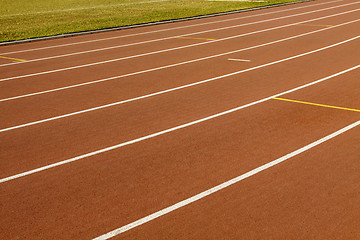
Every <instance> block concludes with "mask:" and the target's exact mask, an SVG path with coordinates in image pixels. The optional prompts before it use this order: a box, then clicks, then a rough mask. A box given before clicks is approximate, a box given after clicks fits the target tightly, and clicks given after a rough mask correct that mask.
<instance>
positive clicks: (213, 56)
mask: <svg viewBox="0 0 360 240" xmlns="http://www.w3.org/2000/svg"><path fill="white" fill-rule="evenodd" d="M358 21H360V19H358V20H353V21H350V22H345V23H341V24H338V25H333V26H331V27H328V28H323V29H319V30H314V31H311V32H307V33H302V34H299V35H295V36H291V37H287V38H283V39H280V40H276V41H272V42H268V43H263V44H259V45H255V46H251V47H247V48H242V49H238V50H234V51H230V52H225V53H220V54H216V55H211V56H207V57H203V58H197V59H193V60H189V61H185V62H180V63H175V64H170V65H165V66H161V67H156V68H151V69H146V70H142V71H138V72H133V73H128V74H124V75H119V76H114V77H110V78H103V79H98V80H95V81H90V82H85V83H80V84H74V85H69V86H65V87H60V88H54V89H49V90H44V91H40V92H33V93H28V94H23V95H18V96H13V97H8V98H3V99H0V102H6V101H10V100H15V99H20V98H25V97H31V96H37V95H41V94H46V93H51V92H57V91H61V90H66V89H71V88H76V87H81V86H86V85H90V84H96V83H102V82H106V81H110V80H115V79H120V78H125V77H129V76H134V75H138V74H143V73H147V72H153V71H157V70H162V69H167V68H171V67H177V66H181V65H185V64H188V63H194V62H198V61H202V60H207V59H212V58H216V57H220V56H225V55H229V54H233V53H238V52H243V51H247V50H252V49H256V48H259V47H263V46H269V45H272V44H275V43H279V42H284V41H287V40H291V39H295V38H298V37H302V36H306V35H310V34H313V33H318V32H322V31H326V30H330V29H332V28H336V27H341V26H344V25H347V24H351V23H354V22H358Z"/></svg>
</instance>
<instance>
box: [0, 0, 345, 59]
mask: <svg viewBox="0 0 360 240" xmlns="http://www.w3.org/2000/svg"><path fill="white" fill-rule="evenodd" d="M311 1H313V0H300V1H296V2H290V3H282V4H272V5H267V6H263V7H255V8H249V9H240V10H235V11H228V12H220V13H213V14H206V15H199V16H193V17H187V18H178V19H169V20H163V21H157V22H149V23H143V24H134V25H127V26H120V27H112V28H105V29H97V30H90V31H81V32H73V33H65V34H59V35H52V36H45V37H37V38H29V39H22V40H15V41H6V42H0V47H1V46H6V45H14V44H20V43H28V42H37V41H43V40H51V39H59V38H67V37H74V36H81V35H89V34H94V33H102V32H111V31H119V30H126V29H132V28H139V27H147V26H156V25H162V24H167V23H176V22H186V21H190V20H196V19H202V18H208V17H216V16H223V15H230V14H235V13H242V12H251V11H255V10H262V9H267V8H273V7H281V6H286V5H292V4H297V3H305V2H311ZM341 1H343V0H335V1H330V2H325V3H319V4H314V5H311V6H318V5H324V4H330V3H334V2H341ZM311 6H302V7H298V8H295V9H301V8H306V7H311ZM282 11H285V10H281V11H277V12H282ZM289 11H290V10H289ZM259 15H261V14H259ZM264 15H267V14H264ZM67 46H68V45H67ZM6 54H10V53H6Z"/></svg>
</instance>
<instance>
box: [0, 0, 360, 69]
mask: <svg viewBox="0 0 360 240" xmlns="http://www.w3.org/2000/svg"><path fill="white" fill-rule="evenodd" d="M359 3H360V2H352V3H347V4H343V5H338V6H333V7H329V8H324V9H318V10H313V11H309V12H303V13H298V14H293V15H287V16H283V17H277V18H271V19H266V20H261V21H256V22H248V23H244V24H239V25H232V26H227V27H221V28H214V29H208V30H204V31H200V32H195V33H194V32H193V33H187V34H180V35H175V36H170V37H165V38H157V39H152V40H146V41H142V42H134V43H128V44H123V45H117V46H111V47H104V48H97V49H92V50H86V51H79V52H73V53H67V54H62V55H55V56H49V57H44V58H37V59H29V60H27V61H26V62H13V63H6V64H1V65H0V67H6V66H12V65H18V64H24V63H32V62H39V61H44V60H50V59H57V58H63V57H71V56H77V55H81V54H87V53H95V52H99V51H106V50H111V49H117V48H123V47H130V46H135V45H140V44H146V43H154V42H160V41H164V40H171V39H177V38H183V37H188V36H192V35H197V34H202V33H209V32H216V31H222V30H228V29H233V28H238V27H243V26H249V25H255V24H259V23H265V22H272V21H277V20H281V19H286V18H292V17H297V16H302V15H307V14H312V13H316V12H322V11H327V10H331V9H335V8H341V7H346V6H349V5H354V4H359ZM217 40H218V39H212V41H211V42H216V41H217ZM219 40H221V39H219ZM209 43H210V42H209ZM191 45H192V44H189V46H191ZM184 47H187V45H184ZM155 52H156V51H155ZM135 56H136V55H135Z"/></svg>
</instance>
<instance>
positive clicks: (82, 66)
mask: <svg viewBox="0 0 360 240" xmlns="http://www.w3.org/2000/svg"><path fill="white" fill-rule="evenodd" d="M359 10H360V8H359V9H355V10H351V11H346V12H341V13H337V14H333V15H328V16H324V17H320V18H314V19H310V20H305V21H301V22H296V23H291V24H287V25H282V26H278V27H274V28H268V29H263V30H258V31H254V32H249V33H244V34H240V35H234V36H231V37H226V38H222V39H217V40H214V41H208V42H201V43H196V44H191V45H186V46H181V47H176V48H171V49H165V50H160V51H155V52H148V53H142V54H138V55H133V56H128V57H122V58H117V59H111V60H106V61H100V62H95V63H89V64H84V65H78V66H73V67H66V68H60V69H55V70H49V71H44V72H38V73H31V74H26V75H19V76H14V77H8V78H2V79H0V82H4V81H9V80H14V79H19V78H26V77H33V76H39V75H44V74H49V73H55V72H62V71H67V70H73V69H79V68H84V67H90V66H95V65H100V64H105V63H111V62H116V61H121V60H127V59H131V58H137V57H143V56H149V55H153V54H158V53H164V52H170V51H174V50H179V49H184V48H189V47H194V46H200V45H204V44H209V43H214V42H220V41H225V40H229V39H233V38H238V37H243V36H248V35H252V34H257V33H262V32H267V31H271V30H276V29H281V28H285V27H290V26H294V25H296V24H299V23H304V22H312V21H317V20H321V19H325V18H329V17H335V16H340V15H343V14H347V13H352V12H357V11H359Z"/></svg>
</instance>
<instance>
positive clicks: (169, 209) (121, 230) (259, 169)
mask: <svg viewBox="0 0 360 240" xmlns="http://www.w3.org/2000/svg"><path fill="white" fill-rule="evenodd" d="M359 125H360V121H357V122H354V123H352V124H350V125H348V126H346V127H344V128H342V129H340V130H338V131H336V132H334V133H331V134H329V135H327V136H325V137H323V138H321V139H319V140H317V141H315V142H312V143H310V144H308V145H306V146H304V147H302V148H299V149H297V150H295V151H293V152H291V153H288V154H286V155H284V156H282V157H280V158H278V159H275V160H273V161H271V162H268V163H266V164H264V165H262V166H260V167H257V168H255V169H253V170H251V171H249V172H246V173H244V174H242V175H240V176H238V177H235V178H233V179H231V180H229V181H227V182H224V183H221V184H219V185H217V186H215V187H213V188H210V189H208V190H206V191H203V192H201V193H199V194H197V195H194V196H192V197H190V198H187V199H185V200H183V201H181V202H178V203H176V204H174V205H171V206H170V207H167V208H164V209H162V210H160V211H157V212H155V213H153V214H150V215H148V216H146V217H143V218H141V219H139V220H136V221H134V222H132V223H129V224H127V225H125V226H122V227H120V228H118V229H115V230H113V231H111V232H108V233H106V234H104V235H101V236H99V237H96V238H94V239H93V240H106V239H109V238H112V237H115V236H117V235H119V234H121V233H124V232H126V231H129V230H130V229H133V228H136V227H138V226H140V225H143V224H145V223H147V222H150V221H152V220H155V219H156V218H159V217H161V216H164V215H166V214H168V213H170V212H173V211H175V210H177V209H179V208H182V207H185V206H187V205H189V204H191V203H193V202H196V201H198V200H200V199H202V198H205V197H207V196H209V195H211V194H213V193H216V192H218V191H220V190H222V189H225V188H227V187H230V186H231V185H234V184H235V183H238V182H240V181H242V180H244V179H246V178H248V177H251V176H253V175H255V174H258V173H260V172H262V171H264V170H267V169H269V168H271V167H274V166H276V165H278V164H280V163H282V162H285V161H286V160H289V159H290V158H293V157H295V156H297V155H299V154H301V153H303V152H306V151H308V150H310V149H312V148H314V147H316V146H318V145H320V144H322V143H324V142H327V141H329V140H330V139H333V138H335V137H337V136H339V135H340V134H343V133H345V132H347V131H349V130H351V129H353V128H355V127H357V126H359Z"/></svg>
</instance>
